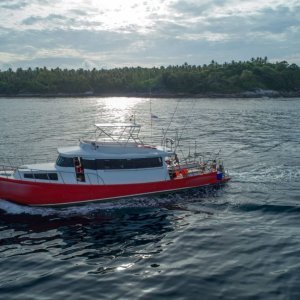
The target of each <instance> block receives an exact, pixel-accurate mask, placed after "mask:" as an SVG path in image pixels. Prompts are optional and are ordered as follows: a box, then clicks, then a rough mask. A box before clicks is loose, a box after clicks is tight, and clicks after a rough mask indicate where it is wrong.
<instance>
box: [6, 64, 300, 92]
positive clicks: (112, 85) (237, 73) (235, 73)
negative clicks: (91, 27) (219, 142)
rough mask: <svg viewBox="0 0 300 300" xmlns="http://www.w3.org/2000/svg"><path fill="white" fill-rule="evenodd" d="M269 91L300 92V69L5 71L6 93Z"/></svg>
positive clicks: (248, 66) (281, 66)
mask: <svg viewBox="0 0 300 300" xmlns="http://www.w3.org/2000/svg"><path fill="white" fill-rule="evenodd" d="M257 89H268V90H276V91H299V90H300V68H299V66H298V65H296V64H291V65H290V64H288V63H287V62H286V61H282V62H276V63H270V62H268V60H267V58H256V59H254V58H252V59H251V60H250V61H245V62H242V61H239V62H235V61H232V62H231V63H224V64H218V63H216V62H214V61H212V62H211V63H210V64H209V65H203V66H195V65H188V64H187V63H185V64H183V65H182V66H169V67H160V68H156V67H153V68H142V67H134V68H133V67H132V68H127V67H125V68H115V69H110V70H105V69H101V70H96V69H93V70H83V69H78V70H67V69H64V70H62V69H59V68H56V69H47V68H35V69H31V68H29V69H27V70H22V69H17V70H16V71H13V70H11V69H8V70H7V71H0V94H2V95H3V94H6V95H18V94H24V95H26V94H41V95H47V94H76V93H87V94H89V93H94V94H97V95H101V94H104V95H107V94H114V95H117V94H125V95H126V94H129V93H148V92H149V90H151V91H152V93H174V94H181V93H183V94H206V93H239V92H243V91H254V90H257Z"/></svg>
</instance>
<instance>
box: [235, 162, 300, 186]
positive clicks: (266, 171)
mask: <svg viewBox="0 0 300 300" xmlns="http://www.w3.org/2000/svg"><path fill="white" fill-rule="evenodd" d="M240 169H243V170H244V169H248V170H247V171H242V172H239V171H235V172H230V175H231V176H232V178H233V180H234V181H236V182H247V183H281V182H294V181H298V180H299V179H300V169H299V168H297V167H292V166H285V165H276V166H270V165H267V164H259V165H258V166H257V167H256V168H253V167H251V166H246V167H244V168H242V167H240Z"/></svg>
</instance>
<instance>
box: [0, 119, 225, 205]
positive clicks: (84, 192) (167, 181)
mask: <svg viewBox="0 0 300 300" xmlns="http://www.w3.org/2000/svg"><path fill="white" fill-rule="evenodd" d="M95 127H96V131H95V137H94V138H92V139H82V140H80V141H79V144H78V145H77V146H72V147H64V148H58V158H57V160H56V162H55V163H54V162H53V163H38V164H24V165H20V166H18V167H14V166H7V165H3V166H2V167H1V168H0V198H1V199H4V200H8V201H11V202H14V203H17V204H21V205H29V206H62V205H75V204H84V203H89V202H94V201H107V200H109V201H111V200H115V199H120V198H125V197H134V196H141V195H153V194H159V193H170V192H178V191H181V190H187V189H192V188H198V187H202V186H207V185H218V184H222V183H225V182H227V181H228V180H229V179H230V178H229V176H228V174H227V172H225V169H224V165H223V162H222V160H221V159H220V158H219V157H217V156H216V157H213V158H212V157H210V159H208V160H207V161H204V160H203V157H202V156H201V157H200V158H199V157H198V159H197V157H196V156H195V157H194V159H193V160H192V159H191V158H190V157H189V158H188V159H184V158H182V157H181V158H180V157H179V155H178V153H177V150H178V146H179V141H178V140H176V139H175V140H174V139H170V138H167V137H166V136H165V135H164V136H163V138H162V141H161V143H160V145H156V144H149V143H145V142H144V141H143V139H141V138H140V129H141V125H139V124H137V123H136V122H135V121H133V122H129V123H115V124H95Z"/></svg>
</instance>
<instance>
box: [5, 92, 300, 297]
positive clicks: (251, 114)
mask: <svg viewBox="0 0 300 300" xmlns="http://www.w3.org/2000/svg"><path fill="white" fill-rule="evenodd" d="M149 107H150V102H149V99H139V98H84V99H82V98H66V99H64V98H61V99H42V98H34V99H30V98H26V99H21V98H19V99H5V98H0V128H1V130H0V156H1V161H6V162H7V163H14V162H16V161H19V162H20V161H22V162H23V161H25V162H33V161H34V160H37V161H40V160H44V161H53V160H55V159H56V156H57V153H56V148H57V147H59V146H65V145H73V144H74V143H75V144H76V143H77V142H78V139H80V138H82V137H84V136H86V135H93V133H94V127H93V124H94V123H96V122H101V123H103V122H114V121H117V122H123V121H124V122H126V121H128V120H129V119H130V117H131V116H132V115H134V116H135V118H136V122H137V123H141V124H142V125H143V129H142V132H141V135H142V136H144V137H145V139H146V140H148V141H151V140H154V141H159V138H160V136H161V132H162V128H165V129H166V128H167V127H169V134H170V136H171V137H172V135H174V134H176V132H177V134H178V135H179V136H181V138H182V145H183V148H184V152H185V153H191V152H195V151H196V152H200V153H202V155H203V156H206V157H207V156H208V155H209V154H208V153H209V152H218V151H219V150H220V149H221V153H222V156H223V158H224V161H225V166H226V168H227V169H228V170H229V173H230V175H231V177H232V180H231V181H230V182H229V183H228V184H227V185H225V186H224V187H222V188H206V189H199V190H194V191H192V192H186V193H180V194H172V195H168V196H159V197H158V196H153V197H139V198H135V199H126V200H125V199H124V200H120V201H115V202H110V203H105V204H104V203H102V204H101V203H100V204H89V205H86V206H80V207H68V208H63V209H57V208H56V209H54V208H30V207H22V206H19V205H16V204H12V203H9V202H7V201H5V200H0V266H1V268H0V299H28V300H29V299H30V300H31V299H39V300H43V299H76V300H77V299H300V285H299V282H300V230H299V228H300V146H299V144H300V121H299V120H300V99H296V98H294V99H280V98H279V99H181V100H179V99H152V101H151V108H152V112H153V113H154V114H155V115H157V116H158V118H157V119H152V122H151V120H150V118H149ZM171 121H172V122H171ZM151 123H152V124H151ZM195 139H196V140H197V144H196V146H195V143H194V140H195Z"/></svg>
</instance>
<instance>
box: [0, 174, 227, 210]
mask: <svg viewBox="0 0 300 300" xmlns="http://www.w3.org/2000/svg"><path fill="white" fill-rule="evenodd" d="M228 180H229V178H227V177H225V178H223V179H221V180H219V179H218V178H217V172H212V173H206V174H201V175H195V176H190V177H185V178H181V179H173V180H167V181H157V182H147V183H132V184H113V185H87V184H59V183H46V182H33V181H29V180H15V179H8V178H3V177H0V198H2V199H5V200H8V201H11V202H14V203H18V204H22V205H30V206H66V205H74V204H83V203H89V202H100V201H108V200H113V199H120V198H128V197H136V196H142V195H153V194H162V193H168V192H176V191H181V190H185V189H191V188H197V187H202V186H207V185H213V184H219V183H224V182H226V181H228Z"/></svg>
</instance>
